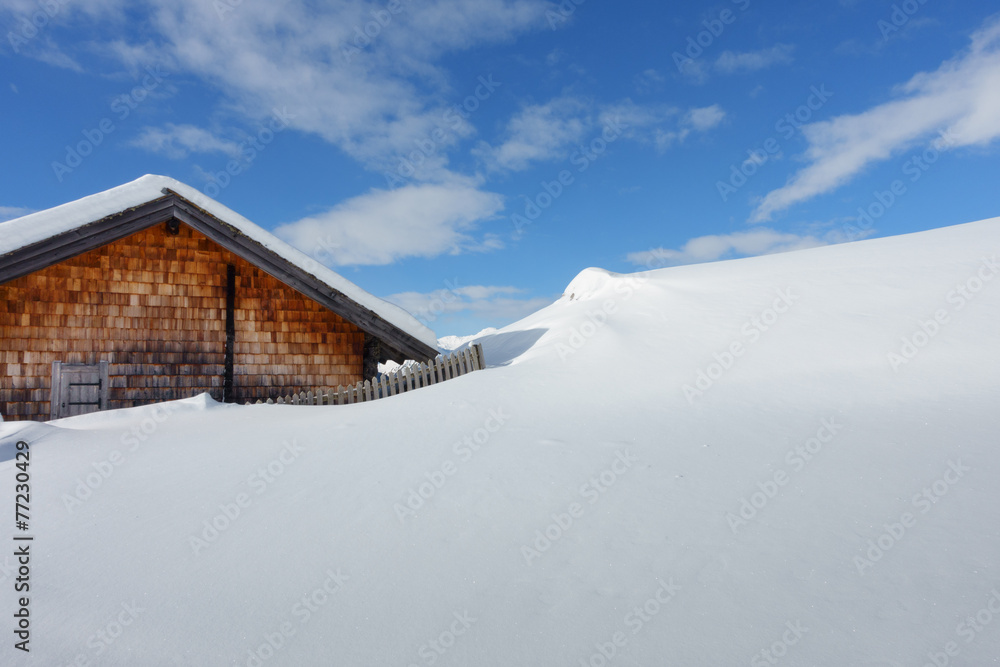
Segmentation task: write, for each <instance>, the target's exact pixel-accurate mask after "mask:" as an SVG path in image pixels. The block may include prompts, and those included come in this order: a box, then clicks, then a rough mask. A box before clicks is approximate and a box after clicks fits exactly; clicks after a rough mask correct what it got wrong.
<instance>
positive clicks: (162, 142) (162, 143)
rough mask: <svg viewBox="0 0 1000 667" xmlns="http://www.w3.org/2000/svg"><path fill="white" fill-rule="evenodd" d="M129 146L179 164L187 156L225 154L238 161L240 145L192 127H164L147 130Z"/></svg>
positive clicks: (173, 125) (172, 125) (169, 125)
mask: <svg viewBox="0 0 1000 667" xmlns="http://www.w3.org/2000/svg"><path fill="white" fill-rule="evenodd" d="M130 144H131V145H132V146H135V147H137V148H142V149H145V150H147V151H150V152H151V153H160V154H162V155H166V156H167V157H168V158H171V159H174V160H181V159H183V158H185V157H187V156H188V155H189V154H190V153H224V154H225V155H228V156H230V157H233V158H238V157H240V145H239V144H237V143H236V142H234V141H227V140H225V139H220V138H218V137H216V136H215V135H214V134H212V133H211V132H209V131H208V130H205V129H203V128H200V127H196V126H194V125H175V124H173V123H167V124H166V125H164V126H163V127H146V128H143V130H142V132H141V133H140V134H139V136H138V137H136V138H135V139H133V140H132V141H131V142H130Z"/></svg>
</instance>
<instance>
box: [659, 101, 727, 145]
mask: <svg viewBox="0 0 1000 667" xmlns="http://www.w3.org/2000/svg"><path fill="white" fill-rule="evenodd" d="M725 119H726V112H725V111H723V110H722V107H720V106H719V105H718V104H713V105H712V106H709V107H700V108H694V109H689V110H688V111H687V112H686V113H684V114H683V115H682V116H681V118H680V120H679V121H678V123H677V125H676V126H675V127H674V128H672V129H669V130H667V129H663V128H657V129H656V131H655V133H654V141H655V143H656V148H657V149H658V150H659V151H660V152H661V153H662V152H664V151H666V150H667V149H668V148H670V147H671V146H673V145H674V144H675V143H683V142H684V140H685V139H687V138H688V136H690V134H691V132H707V131H708V130H711V129H712V128H714V127H716V126H718V125H719V123H721V122H722V121H723V120H725Z"/></svg>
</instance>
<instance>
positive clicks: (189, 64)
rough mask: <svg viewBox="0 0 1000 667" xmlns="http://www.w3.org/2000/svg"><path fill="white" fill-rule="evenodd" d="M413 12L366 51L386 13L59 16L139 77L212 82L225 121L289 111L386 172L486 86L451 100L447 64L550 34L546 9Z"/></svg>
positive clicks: (367, 8) (184, 0)
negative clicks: (143, 70) (149, 73)
mask: <svg viewBox="0 0 1000 667" xmlns="http://www.w3.org/2000/svg"><path fill="white" fill-rule="evenodd" d="M4 4H5V5H6V6H4V7H0V15H2V14H8V15H11V16H12V17H14V18H15V20H16V19H17V18H19V17H21V16H22V15H24V14H25V13H27V14H28V15H30V12H32V11H35V10H37V2H35V1H34V0H10V1H9V2H8V3H4ZM418 4H419V7H418ZM402 6H403V7H404V11H402V12H400V13H398V14H388V13H387V15H388V16H389V20H388V22H387V23H385V24H384V25H381V26H379V25H376V27H377V28H378V31H377V33H376V34H375V35H374V37H371V38H367V37H366V38H365V39H364V40H362V39H360V38H358V33H359V32H360V34H361V35H362V36H363V35H364V30H365V28H366V27H367V24H369V23H371V22H372V21H373V16H372V14H371V12H372V11H382V12H385V9H386V4H385V2H375V1H361V0H354V1H349V2H336V3H315V2H309V1H308V0H289V1H288V2H276V3H271V2H205V1H204V0H149V2H145V3H142V6H141V9H138V10H137V8H136V6H135V5H134V3H131V2H127V1H126V0H77V1H75V2H73V3H64V4H62V5H60V7H61V9H60V12H59V13H58V14H57V15H56V16H55V17H54V19H53V22H54V23H66V24H74V22H78V21H80V20H81V19H86V20H87V23H88V25H97V24H98V23H99V27H100V29H101V33H102V38H103V42H104V44H105V46H104V47H103V50H104V52H105V53H106V54H108V55H113V56H116V57H118V58H119V59H120V60H121V62H122V64H123V65H125V66H127V67H128V68H130V69H134V68H135V67H136V66H137V65H138V64H139V63H138V62H137V59H138V58H141V59H144V60H146V63H145V64H149V63H158V64H163V65H164V66H166V67H168V68H169V69H170V71H171V73H176V74H177V75H193V76H195V77H199V78H201V79H204V80H205V81H207V82H208V83H209V84H211V85H212V86H213V87H214V88H215V89H217V90H219V91H221V93H222V94H223V96H224V99H223V101H222V102H221V103H220V106H219V109H218V110H219V111H223V112H225V113H229V114H232V115H234V116H235V117H238V118H241V119H242V120H245V121H247V122H248V123H251V124H252V123H255V122H257V121H259V120H260V119H263V118H266V117H268V116H269V115H270V114H271V110H272V109H273V108H287V109H289V111H290V112H291V113H292V114H294V115H295V118H294V120H293V121H292V123H291V125H292V127H293V128H294V129H298V130H300V131H303V132H309V133H315V134H317V135H319V136H320V137H322V138H323V139H325V140H326V141H328V142H330V143H331V144H333V145H336V146H338V147H339V148H341V149H342V150H343V151H345V152H346V153H347V154H348V155H350V156H352V157H354V158H355V159H357V160H358V161H360V162H361V163H362V164H363V165H365V166H366V167H369V168H373V169H382V168H385V165H386V164H388V163H391V162H393V161H394V158H396V157H398V156H400V155H405V154H407V153H409V152H410V151H412V150H413V147H414V142H415V141H419V140H423V139H426V138H427V137H428V136H429V135H430V134H431V132H433V131H434V129H435V128H437V127H440V126H441V125H443V124H444V122H443V121H442V116H443V114H444V113H445V112H446V110H447V109H448V108H449V107H451V106H452V105H453V104H455V103H456V102H460V101H461V100H463V99H465V98H466V97H467V96H469V95H473V94H474V92H475V90H476V87H477V86H478V85H479V83H478V81H475V80H472V81H462V82H461V85H460V87H459V88H458V89H457V90H455V89H452V87H451V85H450V84H449V81H448V77H447V76H446V75H445V73H444V72H443V70H442V69H441V67H440V66H439V64H438V60H439V58H440V57H441V56H443V55H445V54H449V53H454V52H458V51H462V50H465V49H468V48H472V47H481V46H485V45H488V44H492V43H497V42H502V41H506V40H509V39H512V38H513V37H515V36H517V35H519V34H522V33H524V32H528V31H531V30H543V29H546V28H547V23H546V21H545V11H546V9H547V7H548V3H547V2H545V1H544V0H422V1H421V2H420V3H409V2H404V3H402ZM136 11H142V12H143V14H142V16H141V19H143V26H144V29H143V30H142V31H140V33H138V34H137V33H136V32H135V31H134V30H132V29H131V28H130V26H131V25H133V22H134V20H136V18H135V17H134V16H130V14H134V12H136ZM127 19H128V20H127ZM356 29H357V30H356ZM84 32H85V33H88V34H89V32H88V31H84ZM36 39H38V38H36ZM73 46H75V48H76V51H77V52H80V53H84V52H88V51H93V50H94V49H101V48H102V47H99V46H95V45H94V44H93V43H91V42H90V40H89V38H88V39H87V40H86V41H82V42H80V43H77V44H75V45H73ZM487 74H488V72H484V73H483V75H484V76H485V75H487ZM466 88H468V89H466ZM484 104H485V102H484ZM468 129H469V128H464V131H468ZM438 171H439V173H438V174H437V175H436V178H437V180H445V179H447V178H449V177H450V176H451V174H449V173H448V172H447V170H446V168H445V165H444V164H440V165H438ZM427 178H428V179H429V180H433V178H434V176H433V175H427Z"/></svg>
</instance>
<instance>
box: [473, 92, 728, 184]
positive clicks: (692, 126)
mask: <svg viewBox="0 0 1000 667" xmlns="http://www.w3.org/2000/svg"><path fill="white" fill-rule="evenodd" d="M725 117H726V112H725V111H723V109H722V107H720V106H719V105H718V104H713V105H711V106H708V107H700V108H692V109H689V110H688V111H686V112H684V113H681V111H680V110H679V109H677V108H676V107H671V106H666V105H662V104H658V105H643V104H636V103H635V102H633V101H632V100H630V99H627V98H626V99H624V100H622V101H620V102H616V103H614V104H607V105H603V106H600V107H596V105H594V104H593V103H591V102H589V101H587V100H584V99H581V98H576V97H569V96H564V97H560V98H556V99H554V100H551V101H550V102H548V103H546V104H542V105H533V106H530V107H526V108H525V109H524V110H522V111H521V112H520V113H519V114H518V115H517V116H515V117H514V118H513V119H512V120H511V121H510V123H509V124H508V126H507V132H506V139H505V140H504V142H503V143H502V144H501V145H500V146H497V147H495V148H494V147H491V146H489V145H488V144H486V143H485V142H482V143H481V144H480V145H479V147H477V149H476V150H475V153H476V154H477V155H479V156H480V158H482V159H483V160H484V161H485V162H486V163H487V165H488V166H489V167H491V168H494V169H508V170H512V171H519V170H522V169H526V168H528V167H529V166H531V164H533V163H535V162H543V161H549V160H560V159H566V158H567V157H568V156H569V153H570V151H572V150H573V149H574V147H575V146H577V145H579V144H580V142H585V141H586V140H588V138H589V137H590V136H591V135H592V134H596V133H598V132H600V131H601V130H602V129H603V128H605V127H614V128H619V131H620V132H621V135H620V136H621V137H623V138H625V139H629V140H632V141H639V142H651V143H653V144H654V145H655V146H656V147H657V149H658V150H660V151H661V152H662V151H665V150H667V149H668V148H670V147H671V146H673V145H674V144H675V143H680V142H683V141H684V140H685V139H686V138H687V137H688V136H689V135H690V134H691V132H707V131H708V130H711V129H712V128H714V127H716V126H717V125H718V124H719V123H721V122H722V121H723V120H724V119H725Z"/></svg>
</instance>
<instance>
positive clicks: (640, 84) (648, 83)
mask: <svg viewBox="0 0 1000 667" xmlns="http://www.w3.org/2000/svg"><path fill="white" fill-rule="evenodd" d="M666 80H667V78H666V77H665V76H663V75H662V74H660V72H658V71H657V70H655V69H652V68H650V69H647V70H643V71H642V73H640V74H636V75H635V77H634V78H633V83H634V84H635V89H636V92H638V93H640V94H643V95H645V94H647V93H651V92H653V91H654V90H657V89H658V88H660V87H661V86H662V85H663V83H664V82H665V81H666Z"/></svg>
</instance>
